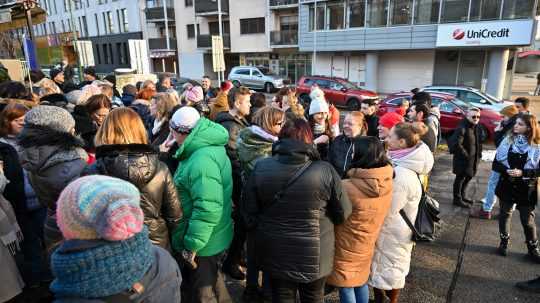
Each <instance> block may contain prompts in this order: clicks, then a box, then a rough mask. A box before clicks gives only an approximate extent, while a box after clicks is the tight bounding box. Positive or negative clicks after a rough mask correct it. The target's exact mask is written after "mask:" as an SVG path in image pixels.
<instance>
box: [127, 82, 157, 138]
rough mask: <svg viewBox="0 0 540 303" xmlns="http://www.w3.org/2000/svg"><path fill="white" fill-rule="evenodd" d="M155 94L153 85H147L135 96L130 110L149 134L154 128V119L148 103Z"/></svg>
mask: <svg viewBox="0 0 540 303" xmlns="http://www.w3.org/2000/svg"><path fill="white" fill-rule="evenodd" d="M145 83H146V82H145ZM156 94H157V91H156V88H155V85H153V86H152V85H147V86H146V87H144V88H143V89H141V91H140V92H139V93H138V94H137V99H135V101H133V103H132V104H131V106H130V108H131V109H133V110H134V111H135V112H136V113H137V114H139V116H140V117H141V119H142V121H143V124H144V128H145V129H146V131H147V132H150V131H151V130H152V128H153V127H154V118H153V117H152V113H151V112H150V101H151V100H152V98H154V96H155V95H156Z"/></svg>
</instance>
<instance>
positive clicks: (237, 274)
mask: <svg viewBox="0 0 540 303" xmlns="http://www.w3.org/2000/svg"><path fill="white" fill-rule="evenodd" d="M221 271H223V273H225V274H226V275H228V276H229V277H231V278H233V279H235V280H240V281H243V280H245V279H246V274H245V273H244V272H243V271H242V269H241V268H240V266H239V265H236V264H231V263H223V267H222V268H221Z"/></svg>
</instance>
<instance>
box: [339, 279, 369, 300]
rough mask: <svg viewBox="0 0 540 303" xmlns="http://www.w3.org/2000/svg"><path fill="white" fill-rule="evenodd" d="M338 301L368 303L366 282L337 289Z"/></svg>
mask: <svg viewBox="0 0 540 303" xmlns="http://www.w3.org/2000/svg"><path fill="white" fill-rule="evenodd" d="M339 302H340V303H368V302H369V287H368V286H367V284H364V285H362V286H358V287H350V288H348V287H347V288H340V289H339Z"/></svg>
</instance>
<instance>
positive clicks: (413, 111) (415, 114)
mask: <svg viewBox="0 0 540 303" xmlns="http://www.w3.org/2000/svg"><path fill="white" fill-rule="evenodd" d="M407 117H408V118H409V120H410V121H412V122H422V123H424V124H425V125H426V127H427V128H428V132H427V133H426V134H425V135H424V136H422V141H423V142H424V143H425V144H426V145H427V146H428V147H429V150H430V151H431V152H432V153H433V152H434V151H435V149H436V148H437V133H436V131H435V129H434V128H433V127H432V125H431V124H430V123H429V121H428V117H429V108H428V107H427V106H426V105H425V104H417V105H412V106H411V107H410V108H409V112H408V113H407Z"/></svg>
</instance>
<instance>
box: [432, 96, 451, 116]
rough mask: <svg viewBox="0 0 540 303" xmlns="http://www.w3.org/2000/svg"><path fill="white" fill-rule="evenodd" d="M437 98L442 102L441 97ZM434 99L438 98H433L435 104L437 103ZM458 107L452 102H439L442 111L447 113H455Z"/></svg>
mask: <svg viewBox="0 0 540 303" xmlns="http://www.w3.org/2000/svg"><path fill="white" fill-rule="evenodd" d="M437 100H438V101H439V102H440V100H439V99H437ZM433 101H436V100H435V99H433V100H432V105H435V103H433ZM435 106H436V105H435ZM456 108H457V106H455V105H454V104H452V103H450V102H440V104H439V110H440V111H441V112H445V113H453V112H454V110H456Z"/></svg>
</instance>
